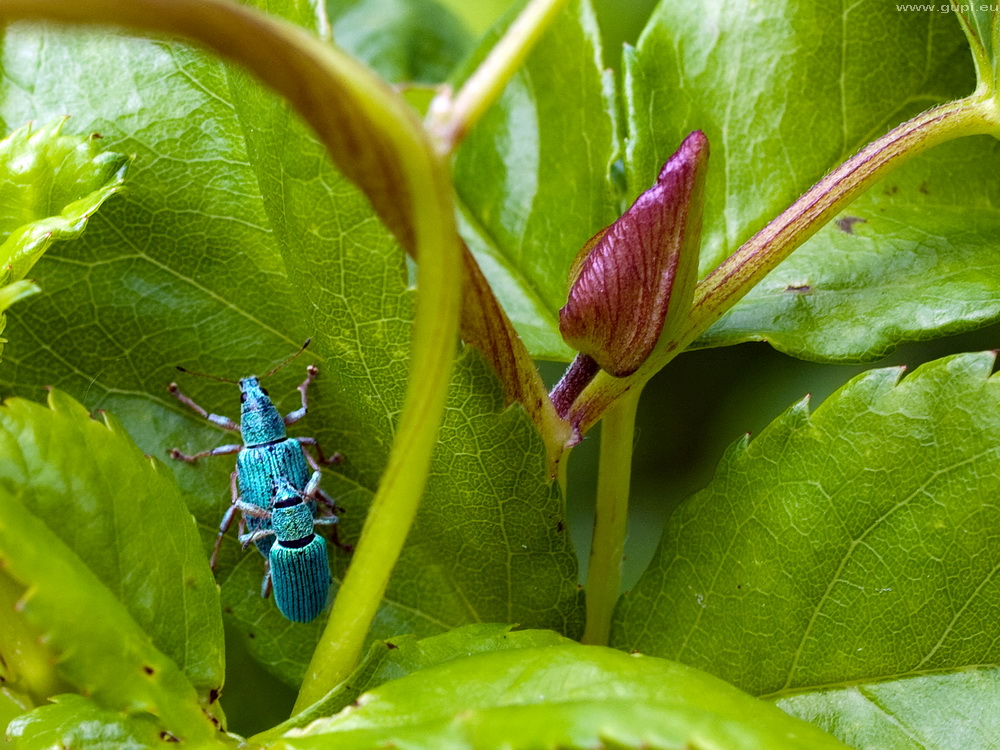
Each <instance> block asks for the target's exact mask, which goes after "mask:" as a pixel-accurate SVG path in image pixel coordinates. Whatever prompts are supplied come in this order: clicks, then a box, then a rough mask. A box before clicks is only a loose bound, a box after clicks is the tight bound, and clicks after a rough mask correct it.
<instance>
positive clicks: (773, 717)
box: [283, 642, 844, 750]
mask: <svg viewBox="0 0 1000 750" xmlns="http://www.w3.org/2000/svg"><path fill="white" fill-rule="evenodd" d="M382 744H386V745H390V744H391V745H392V746H394V747H405V748H422V747H435V748H473V747H475V748H501V747H505V748H522V747H524V748H527V747H532V748H556V747H559V748H590V747H602V746H611V747H622V748H638V747H643V748H646V747H653V748H676V750H681V748H685V747H720V748H721V747H725V748H728V749H729V750H737V749H738V748H739V749H749V748H776V747H781V748H789V749H791V748H810V749H812V750H820V749H821V748H831V750H832V749H833V748H843V747H844V746H843V745H841V744H840V743H839V742H837V741H836V740H834V739H833V738H832V737H831V736H830V735H828V734H825V733H823V732H822V731H820V730H818V729H817V728H816V727H813V726H811V725H809V724H806V723H805V722H801V721H799V720H797V719H794V718H792V717H790V716H788V715H786V714H784V713H782V712H780V711H778V710H777V709H775V708H773V707H771V706H768V705H767V704H766V703H763V702H758V701H755V700H754V699H753V698H751V697H749V696H747V695H745V694H743V693H741V692H739V691H738V690H736V689H734V688H733V687H731V686H730V685H727V684H726V683H724V682H722V681H721V680H718V679H716V678H714V677H711V676H710V675H707V674H705V673H704V672H699V671H698V670H695V669H692V668H690V667H685V666H683V665H680V664H675V663H672V662H667V661H664V660H662V659H656V658H651V657H647V656H640V655H627V654H623V653H621V652H620V651H614V650H612V649H607V648H601V647H597V646H581V645H579V644H576V643H570V642H564V643H563V644H560V645H552V646H548V647H532V648H520V649H515V650H507V651H500V652H492V653H479V654H474V655H472V656H468V657H465V658H457V659H453V660H450V661H447V662H444V663H442V664H438V665H436V666H432V667H429V668H425V669H422V670H420V671H418V672H415V673H412V674H409V675H407V676H405V677H402V678H400V679H396V680H392V681H390V682H387V683H384V684H383V685H381V686H379V687H377V688H375V689H374V690H371V691H369V692H367V693H365V694H364V695H362V696H361V697H360V698H358V700H357V701H356V703H355V704H354V705H353V706H352V707H350V708H347V709H345V710H344V711H342V712H341V713H340V714H338V715H337V716H334V717H330V718H327V719H320V720H319V721H317V722H315V723H313V724H312V725H310V726H309V727H308V728H307V729H305V730H299V731H297V732H294V733H291V734H290V735H289V736H286V738H285V739H284V745H283V746H289V747H299V748H327V747H337V748H354V747H357V748H367V747H373V746H376V745H382Z"/></svg>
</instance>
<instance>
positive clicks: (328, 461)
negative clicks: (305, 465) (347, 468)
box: [295, 437, 344, 471]
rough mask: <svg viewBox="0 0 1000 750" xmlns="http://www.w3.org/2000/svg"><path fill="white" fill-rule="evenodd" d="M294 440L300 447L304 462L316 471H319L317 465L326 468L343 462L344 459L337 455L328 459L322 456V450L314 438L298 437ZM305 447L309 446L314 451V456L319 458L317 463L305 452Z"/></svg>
mask: <svg viewBox="0 0 1000 750" xmlns="http://www.w3.org/2000/svg"><path fill="white" fill-rule="evenodd" d="M295 439H296V440H298V441H299V445H301V446H302V452H303V453H305V454H306V461H308V462H309V465H310V466H311V467H312V468H313V469H315V470H316V471H319V464H326V465H327V466H333V465H335V464H339V463H340V462H341V461H343V460H344V457H343V456H342V455H340V454H339V453H334V454H333V455H332V456H330V457H329V458H327V457H326V456H324V455H323V449H322V448H320V447H319V443H317V442H316V438H313V437H298V438H295ZM307 445H311V446H312V447H313V448H315V449H316V454H317V455H318V456H319V463H317V462H316V459H315V458H314V457H313V455H312V454H311V453H310V452H309V451H307V450H306V446H307Z"/></svg>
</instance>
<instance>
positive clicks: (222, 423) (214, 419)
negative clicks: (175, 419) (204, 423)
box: [167, 383, 240, 432]
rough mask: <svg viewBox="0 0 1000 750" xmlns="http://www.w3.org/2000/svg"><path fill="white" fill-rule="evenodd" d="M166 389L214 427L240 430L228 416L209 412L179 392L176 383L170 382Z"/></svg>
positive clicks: (232, 430)
mask: <svg viewBox="0 0 1000 750" xmlns="http://www.w3.org/2000/svg"><path fill="white" fill-rule="evenodd" d="M167 390H168V391H170V392H171V393H172V394H174V396H176V397H177V400H178V401H180V402H181V403H182V404H184V406H186V407H187V408H189V409H190V410H191V411H193V412H194V413H195V414H197V415H198V416H199V417H202V418H204V419H207V420H208V421H209V422H211V423H212V424H214V425H215V426H216V427H221V428H222V429H224V430H229V431H231V432H239V431H240V426H239V425H238V424H236V422H234V421H233V420H231V419H230V418H229V417H224V416H222V415H221V414H209V413H208V412H207V411H206V410H205V408H204V407H202V406H199V405H198V404H196V403H195V402H194V401H192V400H191V399H190V398H189V397H187V396H185V395H184V394H183V393H181V389H180V388H179V387H178V385H177V383H171V384H170V385H168V386H167Z"/></svg>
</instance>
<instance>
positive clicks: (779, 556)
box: [612, 353, 1000, 750]
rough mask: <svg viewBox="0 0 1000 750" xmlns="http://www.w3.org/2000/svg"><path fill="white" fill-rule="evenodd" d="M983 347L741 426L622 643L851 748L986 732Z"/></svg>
mask: <svg viewBox="0 0 1000 750" xmlns="http://www.w3.org/2000/svg"><path fill="white" fill-rule="evenodd" d="M993 364H994V355H993V354H992V353H983V354H966V355H960V356H956V357H951V358H948V359H943V360H939V361H936V362H933V363H931V364H928V365H925V366H923V367H921V368H920V369H918V370H917V371H916V372H914V373H913V374H912V375H909V376H908V377H906V378H904V379H903V380H902V381H901V382H897V381H898V379H899V376H900V374H901V371H900V370H899V369H898V368H891V369H884V370H874V371H871V372H868V373H865V374H863V375H861V376H859V377H857V378H855V379H854V380H852V381H851V382H849V383H848V384H847V385H846V386H844V387H843V388H842V389H841V390H840V391H839V392H837V393H836V394H834V395H833V396H831V397H830V398H829V399H827V400H826V401H825V402H824V403H823V404H822V405H821V406H820V407H819V408H818V409H817V410H816V411H815V413H814V414H812V415H810V414H809V410H808V405H807V402H806V401H803V402H800V403H799V404H797V405H796V406H794V407H792V408H791V409H790V410H789V411H787V412H786V413H785V414H784V415H783V416H781V417H779V418H778V419H777V420H775V422H773V423H772V424H771V425H770V426H769V427H768V428H767V429H766V430H764V432H762V433H761V435H760V436H759V437H757V438H756V439H754V440H753V441H750V442H747V441H746V440H744V441H741V442H739V443H738V444H736V445H735V446H734V447H733V448H732V449H731V450H730V452H729V453H728V454H727V455H726V457H725V458H724V459H723V461H722V463H721V464H720V466H719V469H718V471H717V473H716V476H715V478H714V479H713V480H712V483H711V484H709V486H708V487H706V488H705V489H704V490H702V491H701V492H699V493H698V494H697V495H695V496H693V497H691V498H689V499H688V500H687V501H686V502H684V503H683V504H682V505H681V506H680V507H679V508H678V509H677V510H676V511H675V512H674V513H673V515H672V516H671V517H670V519H669V521H668V523H667V527H666V529H665V531H664V535H663V539H662V541H661V544H660V548H659V550H658V551H657V553H656V556H655V558H654V560H653V562H652V563H651V565H650V567H649V569H648V570H647V571H646V573H645V574H644V575H643V577H642V579H641V580H640V581H639V583H638V584H637V585H636V587H635V588H634V589H633V590H632V591H631V592H629V593H628V594H627V595H626V596H625V597H624V599H623V600H622V602H621V603H620V605H619V609H618V611H617V613H616V628H615V631H614V634H613V636H612V641H613V643H615V644H617V645H619V646H621V647H623V648H627V649H632V648H634V649H638V650H640V651H642V652H644V653H651V654H656V655H658V656H662V657H665V658H670V659H677V660H679V661H682V662H684V663H687V664H691V665H693V666H697V667H700V668H702V669H707V670H710V671H711V672H713V673H714V674H716V675H718V676H720V677H722V678H723V679H726V680H728V681H730V682H732V683H733V684H735V685H737V686H738V687H741V688H742V689H744V690H747V691H749V692H751V693H753V694H756V695H766V696H769V697H770V698H772V699H775V700H778V701H780V705H781V706H782V707H783V708H784V709H786V710H788V711H790V712H792V713H795V714H799V715H802V716H805V717H807V718H809V719H810V720H812V721H814V722H817V723H819V724H820V725H821V726H826V727H828V728H829V729H830V731H831V732H833V733H834V734H837V736H838V737H840V738H841V739H842V740H844V741H845V742H849V743H852V744H854V743H857V745H858V746H859V747H906V748H910V747H913V748H917V747H925V748H940V749H941V750H945V748H954V747H976V746H980V745H978V744H977V741H970V742H962V741H958V740H956V737H958V736H962V737H967V738H973V739H974V738H976V737H995V736H996V732H997V729H998V727H997V724H996V721H997V718H996V717H997V715H998V714H997V712H996V711H994V710H992V709H990V710H984V709H983V706H984V705H986V704H989V705H991V706H996V705H997V702H998V701H1000V670H997V668H996V666H995V665H996V664H997V661H998V659H1000V646H998V641H997V639H996V637H995V631H996V622H997V618H998V617H1000V580H998V578H997V576H996V571H997V570H998V569H1000V503H998V501H997V498H998V497H1000V377H996V376H994V377H992V378H991V377H989V375H990V373H991V371H992V367H993ZM984 702H985V703H984Z"/></svg>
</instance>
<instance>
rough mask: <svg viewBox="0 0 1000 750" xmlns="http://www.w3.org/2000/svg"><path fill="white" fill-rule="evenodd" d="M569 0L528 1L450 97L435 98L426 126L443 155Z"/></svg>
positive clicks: (493, 98)
mask: <svg viewBox="0 0 1000 750" xmlns="http://www.w3.org/2000/svg"><path fill="white" fill-rule="evenodd" d="M568 2H569V0H531V2H529V3H528V4H527V6H525V8H524V10H523V11H521V14H520V15H519V16H518V17H517V19H516V20H515V21H514V23H513V24H511V26H510V28H508V29H507V31H506V33H505V34H504V35H503V37H501V39H500V41H499V42H497V44H496V46H494V47H493V49H492V50H490V53H489V54H488V55H487V56H486V59H485V60H483V62H482V63H481V64H480V65H479V67H478V68H476V71H475V72H474V73H473V74H472V75H471V76H469V78H468V79H467V80H466V82H465V83H464V84H463V85H462V88H461V89H459V91H458V93H457V94H455V96H454V98H451V97H450V96H449V95H448V94H447V93H445V94H443V95H442V96H440V97H438V98H437V99H435V101H434V103H433V104H432V105H431V108H430V112H429V114H428V118H427V129H428V130H429V131H430V133H431V136H432V137H433V138H434V140H435V142H436V144H437V148H438V150H439V151H440V152H441V153H442V154H450V153H451V152H452V151H454V150H455V147H456V146H458V144H459V143H460V142H461V141H462V139H463V138H464V137H465V135H466V133H468V132H469V131H470V130H471V129H472V127H473V126H474V125H475V124H476V123H477V122H478V121H479V118H480V117H482V116H483V113H484V112H486V110H487V109H489V108H490V106H492V104H493V102H495V101H496V100H497V98H498V97H499V96H500V93H501V92H502V91H503V89H504V87H505V86H506V85H507V82H508V81H509V80H510V79H511V77H512V76H513V75H514V73H515V72H516V71H517V69H518V68H519V67H521V63H522V62H524V59H525V58H526V57H527V56H528V53H530V52H531V50H532V48H533V47H534V46H535V43H536V42H537V41H538V39H539V37H541V36H542V34H544V33H545V31H546V30H547V29H548V28H549V26H550V25H551V24H552V22H553V21H554V20H555V19H556V17H557V16H558V15H559V13H561V12H562V10H563V8H565V7H566V4H567V3H568Z"/></svg>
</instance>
